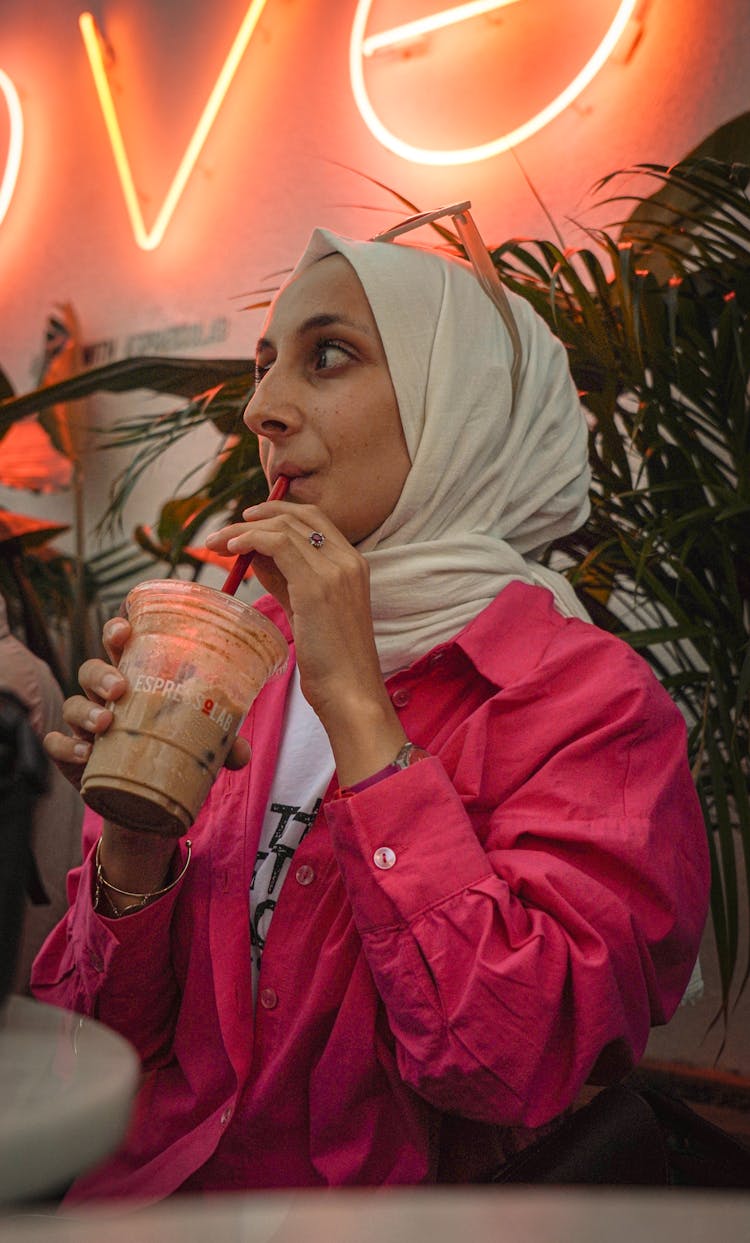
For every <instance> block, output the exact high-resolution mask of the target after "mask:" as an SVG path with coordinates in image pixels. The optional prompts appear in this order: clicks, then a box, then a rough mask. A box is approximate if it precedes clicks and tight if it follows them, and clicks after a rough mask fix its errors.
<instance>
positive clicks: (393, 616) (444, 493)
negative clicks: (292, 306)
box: [290, 229, 589, 674]
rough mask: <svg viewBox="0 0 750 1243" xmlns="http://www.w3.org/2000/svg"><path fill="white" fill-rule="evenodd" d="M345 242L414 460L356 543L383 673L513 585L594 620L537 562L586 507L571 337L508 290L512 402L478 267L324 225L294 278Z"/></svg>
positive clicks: (502, 345) (494, 315)
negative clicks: (381, 517) (514, 370)
mask: <svg viewBox="0 0 750 1243" xmlns="http://www.w3.org/2000/svg"><path fill="white" fill-rule="evenodd" d="M335 252H338V253H339V254H342V255H343V256H344V257H345V258H346V259H348V261H349V263H350V264H351V265H352V267H353V268H354V270H355V272H356V273H357V276H358V277H359V279H360V281H361V283H362V286H363V288H364V290H365V293H366V295H367V299H368V301H369V303H370V306H371V308H372V311H373V315H374V317H375V321H376V323H377V325H378V329H379V331H380V336H381V338H382V341H383V346H384V349H385V354H386V358H387V360H388V366H389V369H390V373H391V379H392V382H393V386H394V389H395V392H396V398H397V400H398V407H399V412H400V415H401V422H402V425H403V429H404V435H405V438H406V444H407V448H408V451H409V456H410V458H411V463H412V467H411V470H410V472H409V475H408V476H407V479H406V483H405V484H404V488H403V491H402V493H401V496H400V498H399V500H398V502H397V504H396V507H395V509H394V510H393V512H392V513H391V514H390V516H389V517H388V518H387V519H386V521H385V522H384V523H383V525H382V526H381V527H379V528H378V530H376V531H374V532H373V533H372V534H371V535H369V536H368V537H367V539H365V540H364V541H363V542H362V543H361V544H360V545H359V550H360V552H362V553H363V554H364V556H365V557H366V558H367V560H368V562H369V564H370V570H371V595H372V608H373V621H374V627H375V640H376V643H377V648H378V653H379V656H380V662H381V667H382V669H383V672H384V673H386V674H387V673H391V672H393V670H395V669H398V668H401V667H403V666H405V665H408V664H409V663H411V661H413V660H415V659H416V658H417V657H419V656H421V655H423V654H424V653H425V652H427V651H429V650H430V648H432V647H434V646H435V645H436V644H437V643H441V642H445V641H446V640H448V639H450V638H452V637H453V636H454V635H455V634H457V633H458V632H459V631H460V630H462V629H463V628H464V626H466V625H467V624H468V623H469V622H470V621H472V620H473V618H474V617H476V616H477V614H478V613H479V612H481V610H482V609H483V608H485V606H486V605H488V604H489V603H490V602H491V601H492V600H493V599H494V598H495V597H496V596H497V595H498V593H499V592H500V591H502V589H503V587H505V586H506V585H507V584H508V583H509V582H511V581H513V580H518V579H520V580H521V581H522V582H526V583H533V584H537V585H539V586H542V587H546V588H548V589H549V590H550V591H551V592H552V594H553V596H554V598H555V603H556V605H557V608H558V609H559V610H560V612H561V613H563V614H565V615H567V616H572V615H575V616H580V617H584V618H585V617H586V616H587V615H586V613H585V610H584V609H583V607H582V606H581V605H580V604H579V603H578V601H577V599H576V596H575V594H574V592H573V590H572V588H571V587H570V585H569V583H568V582H567V580H566V579H565V578H564V577H563V576H562V575H560V574H557V573H556V572H554V571H552V570H549V569H547V568H545V567H543V566H541V565H539V563H538V562H537V561H536V560H535V558H536V557H538V556H539V555H540V554H541V553H542V551H543V550H544V548H545V547H546V546H547V545H548V544H549V543H550V542H551V541H552V540H554V539H556V538H557V537H559V536H561V535H565V534H566V533H568V532H570V531H574V530H575V529H576V528H577V527H579V526H580V525H581V524H582V523H583V522H584V520H585V519H586V516H587V514H588V512H589V501H588V489H589V469H588V459H587V429H586V422H585V419H584V415H583V411H582V408H581V405H580V402H579V400H578V396H577V393H576V390H575V386H574V384H573V381H572V379H571V376H570V372H569V370H568V363H567V358H566V354H565V349H564V347H563V346H562V344H561V343H560V342H559V341H558V339H557V338H556V337H555V336H553V334H552V333H551V332H550V331H549V329H548V328H547V326H546V325H545V323H544V321H543V320H542V319H541V318H540V317H539V316H538V315H537V314H536V312H535V311H534V310H533V309H532V308H531V306H530V305H529V304H528V302H526V301H525V300H524V299H523V298H520V297H517V296H515V295H513V294H511V293H509V294H508V297H509V299H510V302H511V307H512V311H513V314H514V316H515V319H516V322H517V325H518V329H519V332H520V337H521V343H522V360H521V370H520V376H519V380H518V385H517V390H516V393H515V399H514V398H513V395H512V392H511V382H510V369H511V364H512V361H513V357H512V346H511V343H510V338H509V336H508V332H507V330H506V328H505V325H504V324H503V321H502V318H501V316H500V314H499V313H498V310H497V308H496V307H495V306H494V305H493V303H492V302H491V301H490V299H489V298H488V296H487V295H486V294H485V293H484V291H483V290H482V288H481V287H480V285H479V284H478V282H477V280H476V277H475V276H474V274H473V272H472V271H471V269H469V268H468V267H466V266H465V265H464V264H462V263H460V262H458V261H452V260H448V259H445V258H443V257H442V256H438V255H436V254H433V253H430V252H427V251H423V250H418V249H416V248H414V247H409V246H403V245H400V244H393V243H386V242H353V241H350V240H348V239H347V238H343V237H339V236H337V235H336V234H334V233H330V232H328V231H327V230H323V229H316V230H315V232H314V233H313V234H312V237H311V238H310V241H309V243H308V245H307V249H306V250H305V252H304V254H303V256H302V258H301V259H300V261H299V263H298V264H297V266H296V268H295V270H294V272H293V273H292V276H291V277H290V280H293V279H294V277H295V276H298V275H299V274H300V272H302V271H304V270H305V269H306V268H308V267H310V266H311V265H312V264H313V263H316V262H318V260H320V259H322V258H324V257H325V256H326V255H330V254H333V253H335Z"/></svg>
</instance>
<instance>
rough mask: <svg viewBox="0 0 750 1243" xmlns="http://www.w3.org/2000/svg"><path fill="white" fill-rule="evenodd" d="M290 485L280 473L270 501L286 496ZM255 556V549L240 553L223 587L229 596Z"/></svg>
mask: <svg viewBox="0 0 750 1243" xmlns="http://www.w3.org/2000/svg"><path fill="white" fill-rule="evenodd" d="M288 487H289V480H288V479H287V477H286V475H279V477H278V479H277V480H276V482H275V484H274V485H273V487H272V488H271V491H270V492H269V493H268V499H269V501H281V500H283V499H284V496H285V495H286V490H287V488H288ZM254 556H255V552H254V551H253V552H241V553H240V555H239V557H238V558H237V560H236V561H235V563H234V565H233V566H232V568H231V570H230V571H229V574H228V575H227V580H226V582H225V583H224V586H223V587H222V589H221V590H222V591H223V592H224V593H225V594H226V595H228V596H233V595H234V593H235V592H236V590H237V588H238V587H239V585H240V583H241V582H242V580H243V578H244V577H245V575H246V574H247V567H248V566H249V565H250V564H251V563H252V560H253V557H254Z"/></svg>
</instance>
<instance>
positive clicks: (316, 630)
mask: <svg viewBox="0 0 750 1243" xmlns="http://www.w3.org/2000/svg"><path fill="white" fill-rule="evenodd" d="M243 516H244V517H245V518H246V519H247V521H246V522H244V523H236V524H234V525H232V526H229V527H225V528H224V529H223V530H221V531H217V532H216V533H215V534H214V535H211V536H209V538H208V540H207V541H206V543H207V544H208V546H209V547H210V548H211V549H213V550H214V551H216V552H221V553H224V554H229V555H235V556H236V555H237V554H239V553H247V552H254V553H256V554H257V555H256V557H255V559H254V561H253V569H254V571H255V574H256V576H257V578H258V579H259V581H260V582H261V584H262V585H263V586H264V587H265V588H266V590H267V591H270V592H271V594H272V595H273V596H275V597H276V599H277V600H278V601H279V603H280V604H281V605H282V607H283V609H284V611H285V612H286V615H287V617H288V619H289V624H290V626H291V629H292V633H293V635H294V645H295V650H296V657H297V663H298V665H299V670H300V682H301V686H302V692H303V694H304V696H305V698H306V699H307V700H308V702H309V703H310V705H311V706H312V708H313V709H314V711H315V712H316V714H317V715H318V717H319V718H320V720H321V721H322V723H323V726H324V727H325V729H326V732H327V733H328V736H329V738H330V741H331V746H332V747H333V752H334V756H335V758H336V767H337V770H338V775H339V781H340V783H341V784H346V785H349V784H352V783H354V782H356V781H359V780H360V779H361V778H363V777H366V776H370V775H371V774H372V773H373V772H376V771H377V770H378V769H379V768H382V767H384V766H385V765H386V764H388V763H390V761H391V760H392V759H393V757H394V756H395V755H396V753H397V752H398V750H399V748H400V747H401V745H402V744H403V742H404V741H405V737H406V736H405V734H404V731H403V729H402V727H401V724H400V722H399V720H398V716H397V715H396V713H395V711H394V709H393V707H392V705H391V702H390V699H389V697H388V693H387V691H386V689H385V686H384V684H383V676H382V674H381V671H380V665H379V662H378V655H377V651H376V648H375V638H374V635H373V627H372V614H371V610H370V578H369V567H368V565H367V562H366V561H365V559H364V557H362V556H361V554H360V553H358V552H357V550H356V549H355V548H353V547H352V545H351V544H350V543H349V542H348V540H347V539H345V537H344V536H343V535H342V534H341V532H340V531H339V530H337V528H336V527H335V526H334V525H333V523H331V522H330V521H329V520H328V518H326V516H325V515H324V514H323V513H322V512H321V510H319V509H318V508H317V507H316V506H314V505H302V504H292V503H289V502H286V501H274V502H268V501H267V502H265V503H263V504H262V505H256V506H253V507H252V508H251V509H247V510H245V513H244V515H243ZM313 531H317V532H320V533H321V534H322V535H323V536H324V541H323V544H322V545H321V546H320V547H315V546H314V544H312V543H311V542H310V535H311V533H312V532H313Z"/></svg>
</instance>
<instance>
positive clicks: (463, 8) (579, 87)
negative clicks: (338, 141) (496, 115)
mask: <svg viewBox="0 0 750 1243" xmlns="http://www.w3.org/2000/svg"><path fill="white" fill-rule="evenodd" d="M521 2H522V0H476V3H468V4H461V5H457V6H455V7H453V8H449V9H444V10H442V11H440V12H438V13H435V14H433V15H431V16H429V17H425V18H421V19H418V20H416V21H414V22H407V23H405V24H404V25H402V26H396V27H393V28H392V29H391V30H388V31H383V32H381V33H379V34H375V35H365V30H366V27H367V22H368V18H369V16H370V10H371V8H372V0H358V4H357V10H356V13H355V15H354V22H353V24H352V33H351V39H350V43H349V76H350V79H351V85H352V92H353V94H354V99H355V102H356V104H357V107H358V109H359V111H360V115H361V116H362V120H363V121H364V123H365V125H366V126H367V128H368V129H369V130H370V133H371V134H372V135H373V137H374V138H376V139H377V141H378V142H380V143H382V145H383V146H384V147H387V148H388V150H389V151H393V152H394V154H396V155H399V156H401V157H402V158H403V159H405V160H410V161H412V162H414V163H417V164H471V163H475V162H477V161H479V160H488V159H490V158H491V157H492V156H494V155H499V154H500V153H501V152H503V151H508V150H509V149H510V148H511V147H515V146H517V145H518V144H519V143H521V142H523V141H524V140H525V139H526V138H530V137H531V135H532V134H536V133H538V131H539V130H540V129H542V128H543V127H544V126H545V125H549V123H550V121H553V120H554V118H555V117H557V116H559V115H560V113H561V112H562V111H563V110H564V109H565V108H568V107H570V105H571V104H572V103H573V101H574V100H575V99H577V97H578V96H579V95H580V94H581V92H582V91H583V90H584V89H585V87H587V86H588V84H589V82H591V80H592V79H593V78H594V77H595V76H596V74H597V73H598V72H599V70H600V69H601V68H602V66H603V65H604V64H605V62H606V61H607V60H608V58H609V57H610V56H611V54H612V52H613V50H614V48H615V46H616V44H617V42H618V40H619V39H620V36H621V35H622V33H623V31H624V30H625V27H626V26H627V24H628V22H629V21H630V19H631V17H632V16H633V11H634V9H635V7H636V5H637V3H638V0H622V2H621V3H620V4H619V5H618V7H617V11H616V13H615V16H614V18H613V20H612V21H611V23H610V25H609V27H608V28H607V30H606V32H605V34H604V37H603V38H602V39H601V41H600V43H599V45H598V47H597V48H596V50H595V51H594V53H593V55H591V56H590V57H589V59H588V60H587V61H586V63H585V64H584V66H583V68H582V69H580V70H579V72H578V73H577V74H576V75H575V77H574V78H573V79H572V81H571V82H570V83H569V84H568V85H567V86H566V87H565V89H564V90H562V91H560V92H559V93H558V94H557V95H556V96H555V98H554V99H552V100H551V101H550V102H549V103H548V104H546V106H545V107H543V108H541V109H539V110H538V111H537V112H536V113H535V114H534V115H533V116H530V117H528V118H527V119H526V120H525V121H524V122H523V123H522V124H520V125H515V126H514V128H513V129H511V130H509V131H508V132H506V133H504V134H501V135H500V136H499V137H498V138H494V139H493V140H492V141H491V142H485V143H481V144H479V145H477V146H473V147H460V148H452V149H449V150H442V151H438V150H433V149H432V148H427V147H420V146H415V145H414V144H412V143H409V142H406V141H404V139H402V138H400V137H398V135H397V134H394V133H393V132H392V130H390V129H389V128H388V127H387V126H386V125H385V124H384V123H383V121H382V120H381V118H380V117H379V116H378V115H377V113H376V111H375V108H374V107H373V104H372V101H371V100H370V96H369V94H368V92H367V86H366V84H365V71H364V63H365V61H366V60H368V59H369V58H371V57H372V56H373V55H375V54H376V53H377V52H379V51H382V50H384V49H388V48H391V47H395V46H397V45H398V44H403V43H404V42H405V41H408V40H413V39H415V38H419V37H420V36H422V35H424V34H429V33H432V32H434V31H436V30H439V29H441V28H443V27H445V26H449V25H456V24H458V23H461V22H465V21H468V20H470V19H471V18H475V17H478V16H480V15H483V14H489V13H490V12H492V11H493V10H496V9H501V8H506V7H508V6H510V5H511V4H519V3H521ZM524 2H528V0H524Z"/></svg>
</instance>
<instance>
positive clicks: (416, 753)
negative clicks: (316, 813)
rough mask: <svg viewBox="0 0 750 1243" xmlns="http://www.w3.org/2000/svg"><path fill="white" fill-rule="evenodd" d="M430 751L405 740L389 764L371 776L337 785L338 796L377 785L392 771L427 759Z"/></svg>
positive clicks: (395, 771)
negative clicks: (351, 782)
mask: <svg viewBox="0 0 750 1243" xmlns="http://www.w3.org/2000/svg"><path fill="white" fill-rule="evenodd" d="M430 758H431V757H430V753H429V751H425V750H424V748H423V747H418V746H417V744H416V743H415V742H405V743H404V745H403V746H402V747H401V749H400V750H399V753H398V755H397V756H396V758H395V759H393V760H391V762H390V764H386V766H385V768H381V769H380V770H379V771H378V772H376V773H373V774H372V776H371V777H364V778H363V780H362V781H356V782H355V783H354V785H351V786H344V787H339V789H338V790H337V792H336V793H337V797H338V798H347V797H348V796H349V795H350V794H359V793H361V791H362V790H367V789H368V788H369V787H370V786H374V785H377V783H378V782H379V781H383V780H384V779H385V778H386V777H392V776H393V775H394V773H398V772H401V770H402V769H403V768H411V766H412V764H416V763H418V761H419V760H429V759H430Z"/></svg>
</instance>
